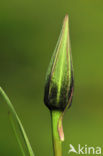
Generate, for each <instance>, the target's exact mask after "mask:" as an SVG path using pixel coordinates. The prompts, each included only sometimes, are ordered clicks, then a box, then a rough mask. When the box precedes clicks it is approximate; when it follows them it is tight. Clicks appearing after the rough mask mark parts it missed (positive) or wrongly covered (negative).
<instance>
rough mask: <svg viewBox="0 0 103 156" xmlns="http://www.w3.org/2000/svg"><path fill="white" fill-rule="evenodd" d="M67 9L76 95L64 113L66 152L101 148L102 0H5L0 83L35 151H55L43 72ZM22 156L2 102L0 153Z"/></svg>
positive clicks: (0, 16) (0, 10) (0, 17)
mask: <svg viewBox="0 0 103 156" xmlns="http://www.w3.org/2000/svg"><path fill="white" fill-rule="evenodd" d="M67 13H68V14H69V19H70V25H69V27H70V38H71V47H72V56H73V65H74V78H75V88H74V98H73V103H72V107H71V108H70V110H69V111H68V112H67V113H66V114H65V117H64V121H63V125H64V132H65V142H64V143H63V153H64V155H65V156H67V155H68V150H69V144H70V143H71V144H73V145H74V146H75V148H77V145H78V144H81V145H85V144H87V145H88V146H95V147H96V146H101V147H103V1H102V0H86V1H83V0H77V1H76V0H64V1H59V0H56V1H54V0H53V1H49V0H43V1H36V0H34V1H33V0H14V1H13V0H9V1H8V0H5V1H3V0H1V1H0V86H2V88H3V89H4V90H5V91H6V93H7V94H8V96H9V97H10V99H11V101H12V103H13V105H14V107H15V108H16V111H17V112H18V115H19V117H20V118H21V120H22V123H23V125H24V127H25V130H26V132H27V135H28V137H29V139H30V142H31V144H32V147H33V150H34V151H35V154H36V155H37V156H42V155H45V156H52V155H53V151H52V140H51V122H50V113H49V110H48V109H47V108H46V107H45V105H44V104H43V96H44V83H45V73H46V70H47V67H48V64H49V61H50V58H51V56H52V53H53V50H54V48H55V45H56V42H57V39H58V36H59V33H60V30H61V26H62V21H63V18H64V16H65V14H67ZM14 155H15V156H21V151H20V149H19V146H18V144H17V142H16V138H15V136H14V133H13V131H12V128H11V125H10V122H9V120H8V115H7V107H6V105H4V103H2V102H0V156H14Z"/></svg>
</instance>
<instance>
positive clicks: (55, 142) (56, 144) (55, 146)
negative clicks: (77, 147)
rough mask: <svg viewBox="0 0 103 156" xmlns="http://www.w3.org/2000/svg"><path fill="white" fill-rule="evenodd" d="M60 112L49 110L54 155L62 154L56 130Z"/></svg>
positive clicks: (60, 155)
mask: <svg viewBox="0 0 103 156" xmlns="http://www.w3.org/2000/svg"><path fill="white" fill-rule="evenodd" d="M61 113H62V112H60V111H51V119H52V136H53V150H54V156H62V141H61V140H60V136H59V132H58V121H59V119H60V116H61Z"/></svg>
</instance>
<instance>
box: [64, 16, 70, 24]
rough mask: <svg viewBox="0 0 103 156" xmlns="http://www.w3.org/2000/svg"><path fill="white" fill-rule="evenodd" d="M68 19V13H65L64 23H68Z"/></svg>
mask: <svg viewBox="0 0 103 156" xmlns="http://www.w3.org/2000/svg"><path fill="white" fill-rule="evenodd" d="M68 21H69V16H68V14H66V15H65V17H64V23H68Z"/></svg>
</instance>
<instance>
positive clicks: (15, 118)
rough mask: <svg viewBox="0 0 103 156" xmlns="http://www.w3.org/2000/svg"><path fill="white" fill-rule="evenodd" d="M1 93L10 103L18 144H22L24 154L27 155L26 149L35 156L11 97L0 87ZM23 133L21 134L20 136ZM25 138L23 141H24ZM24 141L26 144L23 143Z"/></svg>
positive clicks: (10, 114)
mask: <svg viewBox="0 0 103 156" xmlns="http://www.w3.org/2000/svg"><path fill="white" fill-rule="evenodd" d="M0 94H1V95H2V97H3V99H4V100H5V102H6V104H7V105H8V108H9V117H10V121H11V124H12V128H13V130H14V133H15V136H16V139H17V141H18V144H19V146H20V149H21V152H22V155H23V156H26V155H27V154H26V151H27V153H28V156H34V153H33V150H32V147H31V145H30V142H29V140H28V137H27V135H26V132H25V130H24V128H23V126H22V123H21V121H20V119H19V117H18V115H17V113H16V111H15V109H14V107H13V105H12V103H11V101H10V99H9V98H8V96H7V95H6V93H5V92H4V90H3V89H2V88H1V87H0ZM17 127H18V128H19V132H18V130H17ZM20 135H21V136H20ZM22 140H23V141H22ZM23 142H24V144H25V145H23ZM24 146H25V147H26V150H25V148H24Z"/></svg>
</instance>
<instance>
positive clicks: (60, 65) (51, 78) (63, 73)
mask: <svg viewBox="0 0 103 156" xmlns="http://www.w3.org/2000/svg"><path fill="white" fill-rule="evenodd" d="M72 94H73V68H72V56H71V48H70V38H69V27H68V16H67V15H66V16H65V19H64V22H63V26H62V30H61V33H60V36H59V39H58V42H57V45H56V48H55V50H54V53H53V56H52V58H51V62H50V65H49V68H48V71H47V74H46V83H45V95H44V102H45V105H46V106H47V107H48V108H49V109H50V110H61V111H64V110H65V108H69V106H70V105H71V101H72Z"/></svg>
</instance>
